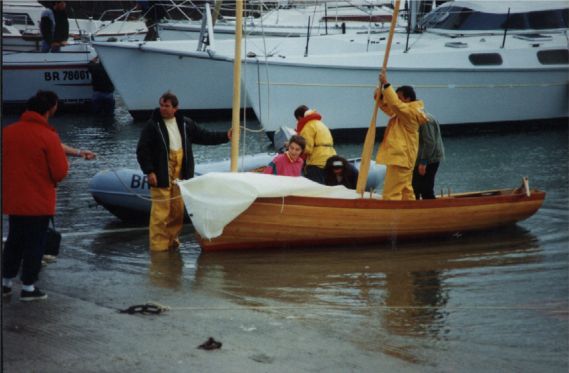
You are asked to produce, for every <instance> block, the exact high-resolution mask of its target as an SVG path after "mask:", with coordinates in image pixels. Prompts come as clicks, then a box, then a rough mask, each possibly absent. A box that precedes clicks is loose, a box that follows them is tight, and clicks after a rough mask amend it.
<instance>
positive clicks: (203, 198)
mask: <svg viewBox="0 0 569 373" xmlns="http://www.w3.org/2000/svg"><path fill="white" fill-rule="evenodd" d="M398 3H399V1H397V2H396V6H395V9H398ZM239 15H240V14H239V13H238V17H239ZM396 18H397V17H396V13H394V19H396ZM239 27H240V26H239ZM393 29H394V25H392V27H391V32H390V37H389V40H388V44H387V50H386V56H385V58H384V63H383V68H384V69H385V68H386V65H387V56H388V55H389V48H390V44H391V39H392V36H393ZM239 39H240V35H238V36H237V32H236V43H239V42H240V41H238V40H239ZM235 50H236V57H235V60H234V61H235V66H238V65H239V63H240V56H239V55H238V51H240V48H238V47H236V48H235ZM234 79H239V69H238V68H237V67H236V68H235V69H234ZM233 106H234V118H233V129H234V131H233V133H234V134H237V136H235V135H234V137H233V138H232V142H233V143H234V144H232V145H234V146H233V149H232V150H233V152H236V149H238V147H237V146H235V145H237V144H238V134H239V131H238V125H239V121H238V119H239V118H238V116H236V115H238V110H236V108H238V107H239V85H238V83H236V80H234V105H233ZM377 109H378V106H377V102H376V106H375V111H374V114H373V116H372V120H371V124H370V129H369V131H368V135H367V136H366V141H365V144H364V150H363V153H362V167H360V175H359V179H358V186H357V192H353V191H351V192H349V191H348V190H345V192H346V193H344V194H343V195H342V193H341V192H342V190H340V189H338V187H326V186H320V185H319V184H316V183H313V182H311V181H308V180H306V179H303V178H287V177H280V179H277V178H279V177H275V179H267V178H270V177H272V176H271V175H258V176H256V177H255V176H254V175H252V174H249V175H247V174H241V176H234V177H232V176H231V174H224V175H219V174H218V175H208V176H204V177H203V178H204V179H201V180H199V179H200V178H196V179H192V180H185V181H182V182H179V185H180V189H181V193H182V197H183V198H184V202H185V204H186V208H187V210H188V212H189V213H190V216H191V217H192V222H193V223H194V227H195V229H196V232H197V234H198V241H199V243H200V245H201V247H202V249H203V250H205V251H212V250H230V249H251V248H269V247H290V246H315V245H336V244H346V243H355V244H357V243H371V242H381V241H386V240H395V239H397V240H398V239H410V238H420V237H426V236H441V235H449V234H454V233H463V232H467V231H477V230H485V229H492V228H496V227H500V226H505V225H510V224H514V223H516V222H518V221H521V220H524V219H527V218H528V217H530V216H531V215H533V214H534V213H535V212H536V211H537V210H538V209H539V208H540V207H541V205H542V204H543V201H544V198H545V193H544V192H542V191H539V190H530V189H529V184H528V182H527V178H526V179H524V183H523V186H522V187H521V188H518V189H513V190H512V189H501V190H491V191H485V192H473V193H463V194H454V195H449V196H446V197H440V198H437V199H434V200H421V201H384V200H381V199H379V198H378V197H377V195H374V194H373V193H371V192H370V193H369V197H366V195H367V192H366V193H364V191H365V180H366V179H367V175H368V171H369V169H367V166H368V165H369V159H370V157H371V151H372V149H373V140H374V138H375V122H376V119H377ZM235 113H237V114H235ZM236 137H237V138H236ZM233 159H236V154H235V153H233V154H232V161H233ZM232 171H234V172H235V171H236V168H234V167H233V166H232ZM233 175H235V174H233ZM294 179H297V180H294ZM240 183H241V184H240ZM297 186H298V190H296V189H295V188H296V187H297ZM327 188H328V189H327ZM339 188H343V187H339ZM344 189H345V188H344ZM279 193H280V194H279ZM232 194H233V195H235V196H236V197H238V198H236V199H235V200H232V198H231V195H232ZM224 199H225V201H224ZM237 199H240V200H237ZM220 221H221V222H220ZM226 223H227V224H226Z"/></svg>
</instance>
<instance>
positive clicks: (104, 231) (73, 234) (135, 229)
mask: <svg viewBox="0 0 569 373" xmlns="http://www.w3.org/2000/svg"><path fill="white" fill-rule="evenodd" d="M147 230H148V227H147V226H146V227H132V228H117V229H97V230H92V231H85V232H67V233H63V232H60V233H61V236H62V237H81V236H91V235H95V234H113V233H124V232H138V231H147Z"/></svg>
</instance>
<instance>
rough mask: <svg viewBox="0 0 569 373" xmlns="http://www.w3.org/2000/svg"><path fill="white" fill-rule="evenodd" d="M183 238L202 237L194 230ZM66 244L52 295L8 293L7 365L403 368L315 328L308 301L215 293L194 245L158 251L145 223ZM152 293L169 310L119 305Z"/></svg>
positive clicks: (51, 269) (54, 266) (14, 368)
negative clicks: (191, 249) (203, 282)
mask: <svg viewBox="0 0 569 373" xmlns="http://www.w3.org/2000/svg"><path fill="white" fill-rule="evenodd" d="M186 231H191V227H188V226H187V227H186ZM127 237H128V238H127ZM183 238H184V240H189V241H191V240H192V238H191V234H186V235H185V236H184V237H183ZM115 240H120V241H121V242H122V243H121V246H122V248H121V249H123V250H125V252H128V251H129V250H131V251H137V250H138V249H140V250H142V251H143V252H140V253H137V254H136V255H133V256H132V257H129V256H128V254H127V255H126V256H123V257H122V259H119V262H118V263H117V262H116V258H113V257H111V256H110V255H112V254H113V251H114V250H117V249H118V248H116V247H115V248H114V249H113V248H111V247H110V243H111V242H113V241H115ZM125 240H126V242H124V241H125ZM64 244H65V247H64V248H63V250H65V251H67V255H65V254H62V255H61V257H60V258H59V259H58V260H57V262H55V263H51V264H49V265H48V266H46V267H44V269H43V271H42V281H41V283H40V284H41V285H43V289H44V290H46V291H47V293H48V294H49V298H48V299H47V300H44V301H37V302H29V303H25V302H20V301H19V299H18V298H19V287H15V290H16V291H15V292H14V294H13V295H12V296H11V297H9V298H5V299H4V304H3V331H4V335H3V339H4V351H3V352H4V353H3V360H4V371H6V372H76V371H81V372H124V371H133V370H136V371H146V372H157V371H168V372H187V371H201V372H205V371H223V372H246V371H248V372H265V371H271V372H290V371H338V372H347V371H359V372H361V371H367V372H373V371H387V370H393V368H395V367H396V366H397V367H398V368H399V369H401V368H402V363H401V361H397V359H394V358H391V357H389V356H386V355H382V354H378V353H377V352H375V351H366V350H365V349H361V348H359V347H358V346H357V345H354V344H353V343H351V342H350V341H348V340H342V338H339V337H338V335H336V334H334V333H333V331H332V330H327V329H321V328H320V327H314V328H311V327H310V326H309V323H306V322H303V320H300V319H301V317H300V318H299V316H293V313H292V312H290V311H291V309H292V308H296V309H298V308H299V307H301V306H290V305H289V306H288V307H278V306H273V307H271V306H263V305H259V304H251V303H250V304H248V302H247V300H246V299H241V300H237V302H235V300H236V299H235V297H234V296H233V297H231V298H230V300H233V301H229V300H227V299H225V298H224V297H223V296H221V297H218V296H215V294H214V293H212V292H211V288H210V290H205V289H203V288H202V287H201V286H200V285H199V284H196V283H195V279H192V278H191V275H190V276H189V277H188V276H187V275H182V272H183V271H186V272H190V274H191V272H193V271H194V269H195V263H194V260H195V253H188V252H184V251H185V250H184V248H183V247H182V253H181V254H180V253H178V254H176V253H170V254H168V253H166V254H164V255H161V254H159V255H153V256H152V257H150V255H149V254H147V253H145V252H144V249H145V244H146V231H144V230H137V229H135V230H133V231H131V232H128V233H111V234H106V235H100V234H99V235H96V236H95V237H93V236H85V235H82V236H75V237H74V236H72V235H69V236H67V237H64ZM125 252H123V255H124V254H125ZM107 255H108V256H107ZM183 255H186V257H185V258H183V259H182V256H183ZM138 256H141V257H143V256H147V257H148V258H149V259H150V263H148V264H144V263H142V262H139V261H138V259H137V257H138ZM121 260H122V261H123V262H122V263H121V262H120V261H121ZM183 262H184V263H183ZM214 292H215V290H214ZM148 301H156V302H159V303H160V304H163V305H167V306H169V307H171V309H170V310H169V311H167V312H165V313H163V314H160V315H140V314H137V315H127V314H121V313H119V311H118V310H119V309H124V308H127V307H129V306H131V305H135V304H141V303H146V302H148ZM307 312H310V310H308V311H307ZM294 314H296V312H294ZM308 317H310V316H309V315H308ZM209 337H213V338H214V339H216V340H218V341H220V342H222V343H223V346H222V347H221V349H219V350H212V351H205V350H202V349H198V348H197V347H198V346H199V345H200V344H202V343H203V342H205V341H206V340H207V339H208V338H209ZM411 370H414V369H411Z"/></svg>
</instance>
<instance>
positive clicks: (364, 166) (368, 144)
mask: <svg viewBox="0 0 569 373" xmlns="http://www.w3.org/2000/svg"><path fill="white" fill-rule="evenodd" d="M400 2H401V0H395V6H394V8H393V15H392V16H391V27H390V28H389V37H388V38H387V45H386V46H385V53H384V55H383V66H382V68H381V71H382V72H385V71H386V70H387V61H388V60H389V52H390V51H391V43H392V41H393V34H394V33H395V26H396V25H397V17H398V16H399V3H400ZM378 78H379V77H378ZM380 85H381V83H378V86H380ZM379 100H380V95H377V97H376V98H375V105H374V109H373V115H372V117H371V121H370V124H369V128H368V130H367V134H366V137H365V141H364V147H363V150H362V161H361V164H360V173H359V175H358V183H357V185H356V192H357V193H358V194H360V195H361V196H362V197H363V195H364V192H365V188H366V183H367V175H368V173H369V164H370V162H371V153H372V151H373V146H374V144H375V123H376V121H377V110H378V108H379Z"/></svg>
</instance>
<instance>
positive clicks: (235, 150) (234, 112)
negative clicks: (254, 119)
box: [231, 0, 245, 172]
mask: <svg viewBox="0 0 569 373" xmlns="http://www.w3.org/2000/svg"><path fill="white" fill-rule="evenodd" d="M244 2H245V0H237V1H236V2H235V57H234V59H233V105H232V107H231V133H232V134H231V172H237V161H238V159H239V109H240V105H241V100H240V99H241V37H242V31H243V28H242V23H243V3H244Z"/></svg>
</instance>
